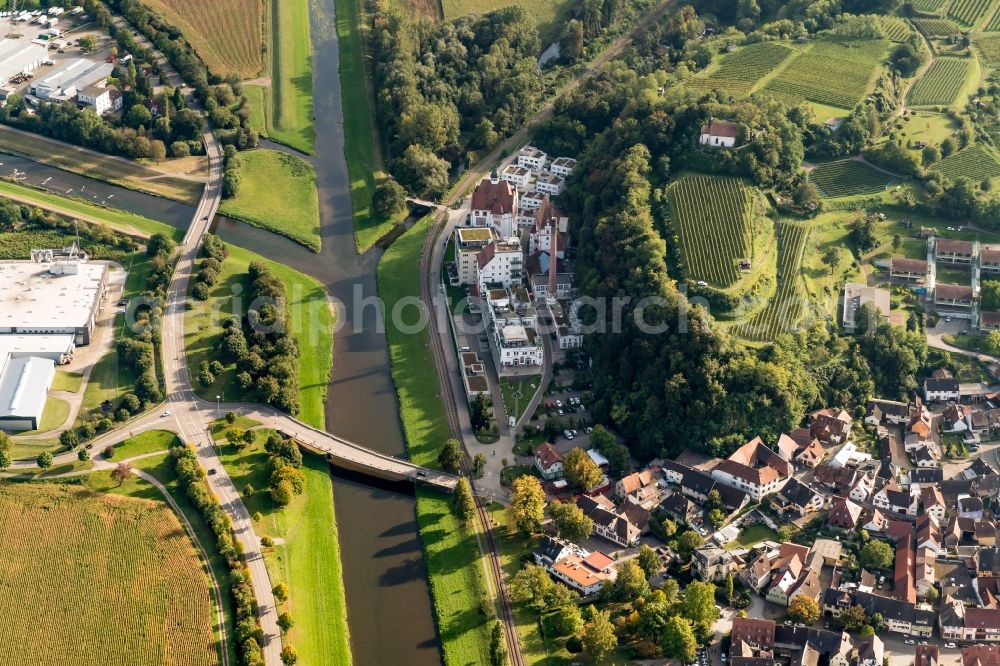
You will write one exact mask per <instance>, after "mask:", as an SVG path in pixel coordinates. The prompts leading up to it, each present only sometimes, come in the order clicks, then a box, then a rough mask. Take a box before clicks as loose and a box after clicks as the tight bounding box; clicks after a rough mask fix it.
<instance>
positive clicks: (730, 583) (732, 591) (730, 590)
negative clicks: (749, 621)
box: [726, 573, 736, 606]
mask: <svg viewBox="0 0 1000 666" xmlns="http://www.w3.org/2000/svg"><path fill="white" fill-rule="evenodd" d="M735 596H736V583H735V581H734V580H733V574H732V573H728V574H726V603H727V604H729V605H730V606H732V605H733V597H735Z"/></svg>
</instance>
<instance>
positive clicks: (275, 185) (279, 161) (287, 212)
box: [219, 150, 320, 252]
mask: <svg viewBox="0 0 1000 666" xmlns="http://www.w3.org/2000/svg"><path fill="white" fill-rule="evenodd" d="M237 159H238V160H239V171H240V176H241V183H240V189H239V192H238V193H237V194H236V196H235V197H233V198H232V199H226V200H224V201H223V202H222V206H221V207H220V208H219V212H221V213H222V214H223V215H228V216H230V217H233V218H236V219H239V220H243V221H244V222H247V223H249V224H252V225H254V226H257V227H261V228H263V229H268V230H270V231H273V232H275V233H278V234H281V235H283V236H288V237H289V238H291V239H292V240H294V241H296V242H298V243H301V244H302V245H305V246H306V247H307V248H309V249H310V250H313V251H314V252H318V251H319V247H320V239H319V194H318V193H317V191H316V172H315V171H314V170H313V168H312V166H311V165H310V164H308V163H306V162H304V161H303V160H300V159H299V158H297V157H293V156H292V155H288V154H287V153H282V152H278V151H277V150H251V151H247V152H245V153H242V154H240V155H239V156H238V157H237Z"/></svg>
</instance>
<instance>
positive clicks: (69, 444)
mask: <svg viewBox="0 0 1000 666" xmlns="http://www.w3.org/2000/svg"><path fill="white" fill-rule="evenodd" d="M59 443H60V444H62V445H63V446H64V447H66V448H67V449H75V448H76V447H77V446H78V445H79V444H80V436H79V435H77V434H76V430H73V429H72V428H70V429H69V430H63V431H62V433H61V434H60V435H59Z"/></svg>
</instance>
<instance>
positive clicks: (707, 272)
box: [670, 176, 753, 287]
mask: <svg viewBox="0 0 1000 666" xmlns="http://www.w3.org/2000/svg"><path fill="white" fill-rule="evenodd" d="M670 194H671V197H672V199H673V209H674V219H675V220H676V223H677V230H678V234H679V235H680V242H681V251H682V253H683V255H684V262H685V264H686V265H687V271H688V275H689V277H691V278H692V279H695V280H706V281H708V282H711V283H712V284H715V285H719V286H724V287H726V286H729V285H731V284H733V283H734V282H736V280H737V279H738V278H739V270H738V269H737V266H738V264H739V262H740V260H742V259H749V258H750V257H751V254H752V252H753V250H752V243H753V240H752V230H751V219H750V218H751V216H750V209H751V202H752V196H751V193H750V190H749V189H747V187H746V186H745V185H744V184H743V183H742V181H740V180H738V179H736V178H719V177H713V176H689V177H687V178H682V179H680V180H678V181H677V182H675V183H674V184H673V185H672V186H671V188H670Z"/></svg>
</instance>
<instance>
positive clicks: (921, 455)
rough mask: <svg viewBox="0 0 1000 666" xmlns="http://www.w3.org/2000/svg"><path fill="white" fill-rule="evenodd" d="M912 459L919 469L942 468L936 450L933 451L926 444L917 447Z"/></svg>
mask: <svg viewBox="0 0 1000 666" xmlns="http://www.w3.org/2000/svg"><path fill="white" fill-rule="evenodd" d="M910 458H911V459H912V460H913V464H914V465H916V466H917V467H924V468H928V467H940V466H941V463H940V462H939V461H938V456H937V453H936V452H935V450H934V449H931V448H930V447H929V446H927V445H926V444H924V445H921V446H919V447H917V448H916V449H915V450H914V451H913V453H912V454H911V455H910Z"/></svg>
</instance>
